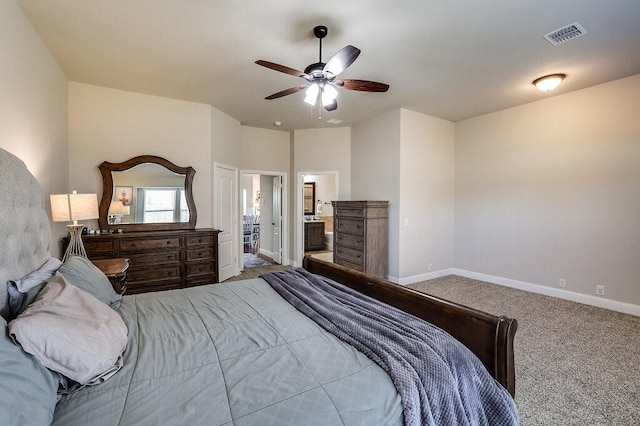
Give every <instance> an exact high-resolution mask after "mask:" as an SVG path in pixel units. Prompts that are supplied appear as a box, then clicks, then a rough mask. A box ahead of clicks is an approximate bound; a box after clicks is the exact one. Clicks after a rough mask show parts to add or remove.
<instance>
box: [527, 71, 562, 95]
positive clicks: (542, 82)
mask: <svg viewBox="0 0 640 426" xmlns="http://www.w3.org/2000/svg"><path fill="white" fill-rule="evenodd" d="M565 77H566V75H565V74H550V75H545V76H544V77H540V78H537V79H535V80H533V83H532V84H533V85H534V86H536V87H537V88H538V89H539V90H542V91H543V92H548V91H549V90H553V89H555V88H556V87H558V85H559V84H560V83H562V80H564V78H565Z"/></svg>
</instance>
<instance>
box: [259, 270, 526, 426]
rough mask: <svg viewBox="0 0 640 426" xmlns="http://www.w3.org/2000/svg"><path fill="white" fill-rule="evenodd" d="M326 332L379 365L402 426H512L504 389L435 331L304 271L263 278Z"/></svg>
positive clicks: (510, 406)
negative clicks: (398, 404) (393, 391)
mask: <svg viewBox="0 0 640 426" xmlns="http://www.w3.org/2000/svg"><path fill="white" fill-rule="evenodd" d="M262 278H264V279H265V280H266V281H267V282H268V283H269V284H270V285H271V286H272V287H273V288H274V289H275V290H276V291H277V292H278V293H279V294H280V295H281V296H282V297H284V298H285V299H286V300H287V301H289V302H290V303H291V304H292V305H293V306H295V307H296V308H297V309H298V310H299V311H301V312H303V313H304V314H305V315H307V316H308V317H309V318H311V319H313V320H314V321H315V322H316V323H317V324H319V325H320V326H322V328H324V329H325V330H327V331H329V332H331V333H332V334H334V335H335V336H337V337H339V338H340V339H342V340H343V341H345V342H347V343H349V344H350V345H352V346H354V347H355V348H356V349H358V350H359V351H361V352H363V353H364V354H366V355H367V356H368V357H369V358H370V359H372V360H373V361H375V362H376V363H377V364H378V365H379V366H381V367H382V368H383V369H384V370H385V371H386V372H387V373H388V374H389V375H390V376H391V378H392V380H393V383H394V385H395V386H396V388H397V390H398V392H399V394H400V396H401V397H402V404H403V410H404V418H405V424H407V425H517V424H518V415H517V411H516V408H515V404H514V401H513V399H512V398H511V396H510V395H509V393H508V392H507V391H506V390H505V389H504V388H503V387H502V386H501V385H500V384H499V383H498V382H496V381H495V380H494V379H493V378H492V377H491V376H490V375H489V373H488V372H487V370H486V369H485V368H484V366H483V365H482V363H481V362H480V360H479V359H478V358H477V357H476V356H475V355H474V354H473V353H472V352H471V351H470V350H469V349H467V348H466V347H465V346H464V345H462V344H461V343H460V342H458V341H457V340H455V339H454V338H453V337H451V336H450V335H448V334H447V333H445V332H444V331H443V330H441V329H440V328H438V327H436V326H434V325H432V324H430V323H428V322H426V321H423V320H421V319H419V318H416V317H414V316H412V315H409V314H407V313H405V312H403V311H400V310H398V309H395V308H393V307H391V306H388V305H386V304H383V303H380V302H379V301H377V300H374V299H371V298H368V297H366V296H365V297H363V295H361V294H359V293H357V292H354V291H353V290H351V289H349V288H348V287H345V286H343V285H341V284H339V283H336V282H334V281H332V280H329V279H327V278H324V277H321V276H318V275H313V274H310V273H309V272H307V271H305V270H304V269H301V268H300V269H296V270H289V271H282V272H274V273H269V274H265V275H263V276H262Z"/></svg>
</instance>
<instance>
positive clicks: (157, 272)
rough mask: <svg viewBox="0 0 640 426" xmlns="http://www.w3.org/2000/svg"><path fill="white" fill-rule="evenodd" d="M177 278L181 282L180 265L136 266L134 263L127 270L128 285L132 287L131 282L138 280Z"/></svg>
mask: <svg viewBox="0 0 640 426" xmlns="http://www.w3.org/2000/svg"><path fill="white" fill-rule="evenodd" d="M165 279H175V280H177V282H178V284H179V283H180V265H176V266H173V267H168V268H167V267H161V268H148V267H145V268H136V267H135V266H134V265H133V264H132V265H131V266H130V267H129V270H128V271H127V286H128V288H130V287H131V286H130V284H134V283H135V282H137V281H154V280H165Z"/></svg>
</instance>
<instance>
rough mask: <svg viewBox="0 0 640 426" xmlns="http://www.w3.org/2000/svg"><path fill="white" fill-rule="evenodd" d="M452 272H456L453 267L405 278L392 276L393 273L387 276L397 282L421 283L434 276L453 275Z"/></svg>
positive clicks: (403, 283)
mask: <svg viewBox="0 0 640 426" xmlns="http://www.w3.org/2000/svg"><path fill="white" fill-rule="evenodd" d="M452 274H454V272H453V269H441V270H439V271H432V272H427V273H425V274H420V275H413V276H411V277H404V278H398V277H392V276H391V275H389V276H388V277H387V280H389V281H391V282H392V283H395V284H400V285H408V284H413V283H419V282H421V281H427V280H432V279H434V278H440V277H445V276H447V275H452Z"/></svg>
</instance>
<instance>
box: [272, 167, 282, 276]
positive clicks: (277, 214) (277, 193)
mask: <svg viewBox="0 0 640 426" xmlns="http://www.w3.org/2000/svg"><path fill="white" fill-rule="evenodd" d="M272 204H273V215H272V223H271V225H272V226H271V231H272V239H271V241H272V243H273V247H272V252H273V260H274V262H276V263H282V176H274V177H273V203H272Z"/></svg>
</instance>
